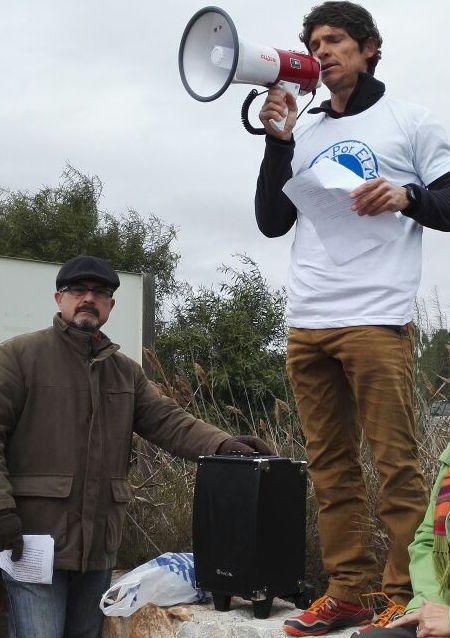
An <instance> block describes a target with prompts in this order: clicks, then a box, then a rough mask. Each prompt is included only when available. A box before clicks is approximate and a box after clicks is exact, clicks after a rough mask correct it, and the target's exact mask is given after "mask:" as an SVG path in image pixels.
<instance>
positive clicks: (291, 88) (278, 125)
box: [269, 80, 300, 132]
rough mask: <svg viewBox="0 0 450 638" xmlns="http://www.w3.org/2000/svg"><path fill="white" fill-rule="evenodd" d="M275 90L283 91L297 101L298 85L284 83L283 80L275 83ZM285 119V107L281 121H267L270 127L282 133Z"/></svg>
mask: <svg viewBox="0 0 450 638" xmlns="http://www.w3.org/2000/svg"><path fill="white" fill-rule="evenodd" d="M276 86H277V88H279V89H283V91H286V92H287V93H291V95H293V97H294V99H297V97H298V95H299V93H300V84H294V83H293V82H285V81H284V80H280V82H277V84H276ZM286 119H287V107H286V117H284V118H283V119H282V120H278V121H277V120H269V123H270V125H271V126H272V127H273V128H275V129H277V130H278V131H280V132H281V131H284V126H285V124H286Z"/></svg>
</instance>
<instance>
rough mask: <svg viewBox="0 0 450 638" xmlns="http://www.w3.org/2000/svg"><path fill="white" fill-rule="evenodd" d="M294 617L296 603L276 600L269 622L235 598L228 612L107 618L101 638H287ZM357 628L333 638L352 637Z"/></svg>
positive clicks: (199, 608)
mask: <svg viewBox="0 0 450 638" xmlns="http://www.w3.org/2000/svg"><path fill="white" fill-rule="evenodd" d="M294 614H295V607H294V605H293V604H291V603H288V602H285V601H283V600H280V599H275V601H274V605H273V608H272V613H271V615H270V617H269V618H268V619H267V620H258V619H256V618H254V616H253V608H252V605H251V603H249V602H247V601H244V600H242V599H240V598H233V602H232V609H231V611H229V612H218V611H215V610H214V607H213V605H212V604H205V605H188V606H184V607H170V608H167V609H163V608H161V607H156V606H155V605H146V606H145V607H143V608H142V609H139V610H138V611H137V612H135V613H134V614H133V615H132V616H130V617H129V618H107V619H106V622H105V627H104V632H103V636H102V638H283V637H284V638H286V635H285V634H284V633H283V630H282V625H283V621H284V620H285V619H286V618H289V617H290V616H292V615H294ZM353 631H354V628H351V629H347V630H343V631H340V632H334V633H333V634H329V636H330V637H333V636H338V637H339V638H349V636H350V635H351V634H352V633H353Z"/></svg>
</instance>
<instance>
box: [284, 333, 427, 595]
mask: <svg viewBox="0 0 450 638" xmlns="http://www.w3.org/2000/svg"><path fill="white" fill-rule="evenodd" d="M413 339H414V328H413V325H412V324H408V325H406V326H404V327H401V328H398V329H394V328H392V327H388V326H357V327H349V328H330V329H314V330H310V329H306V328H291V329H290V330H289V338H288V349H287V370H288V374H289V378H290V382H291V385H292V389H293V392H294V396H295V400H296V404H297V408H298V413H299V417H300V422H301V427H302V430H303V433H304V436H305V439H306V452H307V456H308V462H309V472H310V476H311V479H312V481H313V483H314V488H315V492H316V496H317V499H318V502H319V535H320V543H321V549H322V559H323V563H324V567H325V570H326V572H327V573H328V575H329V585H328V590H327V593H328V594H329V595H330V596H333V597H335V598H339V599H341V600H346V601H348V602H354V603H358V602H359V603H361V594H364V593H366V592H367V587H368V585H369V583H370V582H372V581H373V580H374V579H376V577H377V573H376V562H375V556H374V551H373V549H372V546H371V536H372V535H371V529H370V525H369V524H368V506H367V494H366V488H365V483H364V478H363V475H362V470H361V464H360V446H361V434H362V433H364V435H365V437H366V439H367V440H368V442H369V444H370V446H371V449H372V453H373V457H374V460H375V465H376V467H377V470H378V472H379V475H380V491H379V497H378V501H377V515H378V517H379V518H380V519H381V521H382V522H383V524H384V526H385V528H386V532H387V534H388V537H389V539H390V544H391V545H390V550H389V553H388V558H387V562H386V566H385V569H384V572H383V578H382V588H383V591H384V592H385V593H386V594H387V595H388V596H389V597H390V598H392V599H393V600H394V601H395V602H397V603H399V604H406V603H407V602H408V600H409V599H410V598H411V595H412V594H411V585H410V580H409V572H408V563H409V558H408V551H407V547H408V544H409V543H410V542H411V540H412V538H413V536H414V532H415V530H416V528H417V526H418V524H419V523H420V521H421V520H422V518H423V515H424V513H425V509H426V505H427V500H428V496H427V491H426V488H425V484H424V480H423V476H422V473H421V471H420V468H419V464H418V460H417V443H416V438H415V421H414V411H413ZM363 600H364V599H363Z"/></svg>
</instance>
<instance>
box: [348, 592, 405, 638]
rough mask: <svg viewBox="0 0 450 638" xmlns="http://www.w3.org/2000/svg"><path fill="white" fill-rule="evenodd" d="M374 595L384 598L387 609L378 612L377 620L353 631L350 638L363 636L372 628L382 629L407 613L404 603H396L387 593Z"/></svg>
mask: <svg viewBox="0 0 450 638" xmlns="http://www.w3.org/2000/svg"><path fill="white" fill-rule="evenodd" d="M373 595H374V596H379V597H382V598H384V600H385V601H386V603H387V605H386V609H385V610H384V611H383V612H381V614H378V616H377V618H376V620H374V621H373V622H371V623H368V624H367V625H365V626H364V627H361V629H358V631H355V632H354V633H352V635H351V636H350V638H359V636H363V635H364V634H365V633H366V632H367V631H369V630H371V629H380V628H381V627H386V625H387V624H389V623H390V622H392V621H393V620H397V618H400V617H401V616H403V614H404V613H405V607H404V606H403V605H399V604H398V603H395V602H394V601H393V600H391V599H390V598H389V597H388V596H386V594H384V593H382V592H379V593H378V592H377V593H376V594H373Z"/></svg>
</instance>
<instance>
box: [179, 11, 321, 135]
mask: <svg viewBox="0 0 450 638" xmlns="http://www.w3.org/2000/svg"><path fill="white" fill-rule="evenodd" d="M178 66H179V69H180V75H181V80H182V82H183V84H184V87H185V89H186V91H187V92H188V93H189V95H191V96H192V97H193V98H195V99H196V100H199V101H200V102H210V101H212V100H216V99H217V98H218V97H220V96H221V95H223V93H225V91H226V90H227V88H228V87H229V86H230V84H238V83H239V84H257V85H259V86H265V87H268V86H274V85H277V86H280V87H281V88H282V89H284V90H286V91H290V92H291V93H292V94H293V95H294V96H295V97H297V96H298V95H306V94H307V93H311V92H312V91H314V90H315V89H316V88H317V87H318V86H320V62H319V61H318V60H317V59H316V58H314V57H313V56H311V55H307V54H306V53H298V52H296V51H285V50H283V49H275V48H273V47H268V46H264V45H260V44H255V43H254V42H248V41H247V40H243V39H242V38H238V35H237V31H236V27H235V26H234V23H233V20H232V19H231V18H230V16H229V15H228V14H227V13H226V12H225V11H224V10H223V9H220V8H219V7H205V8H203V9H200V11H197V13H196V14H195V15H193V16H192V18H191V19H190V20H189V22H188V24H187V26H186V28H185V30H184V33H183V37H182V39H181V44H180V50H179V53H178ZM285 121H286V120H285V119H284V120H282V121H280V122H276V121H275V120H271V124H272V125H273V126H275V127H276V128H278V129H279V130H283V129H284V124H285Z"/></svg>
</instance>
